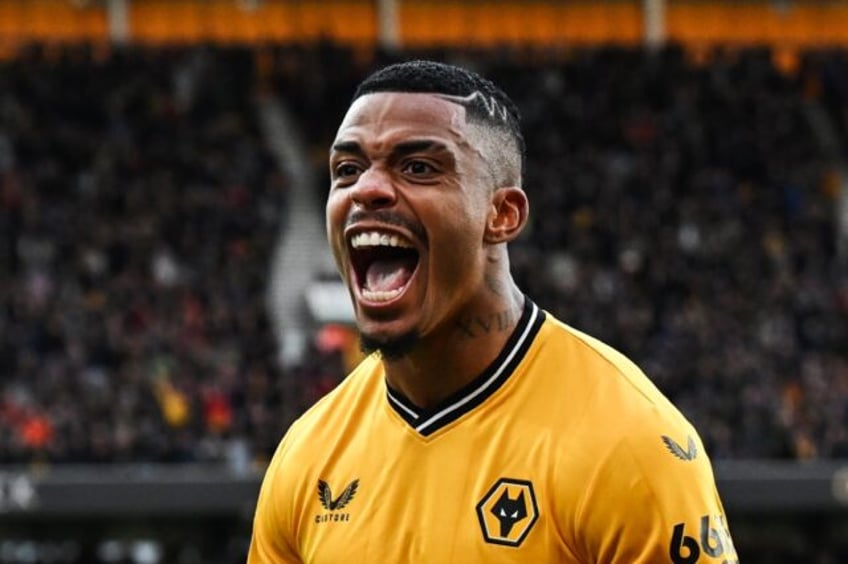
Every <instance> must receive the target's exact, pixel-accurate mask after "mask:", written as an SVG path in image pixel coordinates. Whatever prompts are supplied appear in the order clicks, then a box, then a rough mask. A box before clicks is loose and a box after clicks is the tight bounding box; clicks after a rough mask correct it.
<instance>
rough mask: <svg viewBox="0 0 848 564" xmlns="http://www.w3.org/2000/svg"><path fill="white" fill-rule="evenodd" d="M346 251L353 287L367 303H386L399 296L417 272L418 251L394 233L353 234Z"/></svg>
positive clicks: (365, 232)
mask: <svg viewBox="0 0 848 564" xmlns="http://www.w3.org/2000/svg"><path fill="white" fill-rule="evenodd" d="M350 247H351V251H350V258H351V264H352V265H353V270H354V273H355V275H356V283H357V285H358V286H359V291H360V294H361V296H362V297H363V298H364V299H365V300H367V301H369V302H388V301H391V300H393V299H395V298H397V297H398V296H400V295H401V294H402V293H403V292H404V290H406V287H407V286H408V285H409V281H410V280H411V279H412V276H413V274H415V270H416V269H417V268H418V259H419V254H418V251H417V250H416V249H415V247H414V246H413V244H412V243H411V242H410V241H408V240H407V239H405V238H404V237H402V236H400V235H397V234H395V233H386V232H384V231H364V232H362V233H357V234H356V235H354V236H353V237H351V239H350Z"/></svg>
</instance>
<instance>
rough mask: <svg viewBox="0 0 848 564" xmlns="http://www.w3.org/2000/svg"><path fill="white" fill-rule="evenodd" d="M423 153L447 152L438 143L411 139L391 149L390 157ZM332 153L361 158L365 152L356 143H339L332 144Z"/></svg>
mask: <svg viewBox="0 0 848 564" xmlns="http://www.w3.org/2000/svg"><path fill="white" fill-rule="evenodd" d="M423 151H429V152H439V151H445V152H449V150H448V147H447V145H445V144H444V143H442V142H440V141H433V140H431V139H412V140H410V141H402V142H400V143H398V144H397V145H395V146H394V147H393V148H392V152H391V156H392V157H395V158H396V157H402V156H404V155H410V154H412V153H418V152H423ZM332 152H334V153H352V154H356V155H362V156H364V155H365V151H364V150H363V149H362V146H361V145H360V144H359V143H358V142H356V141H339V142H337V143H334V144H333V148H332Z"/></svg>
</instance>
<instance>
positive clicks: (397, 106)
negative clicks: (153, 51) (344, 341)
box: [327, 93, 493, 344]
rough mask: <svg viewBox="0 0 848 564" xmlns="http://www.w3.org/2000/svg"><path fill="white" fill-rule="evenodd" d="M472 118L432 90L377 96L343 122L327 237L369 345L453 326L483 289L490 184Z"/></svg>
mask: <svg viewBox="0 0 848 564" xmlns="http://www.w3.org/2000/svg"><path fill="white" fill-rule="evenodd" d="M476 127H477V126H474V125H469V124H468V123H467V122H466V120H465V108H464V107H462V106H460V105H458V104H455V103H453V102H450V101H447V100H444V99H441V98H438V97H436V96H433V95H428V94H405V93H376V94H368V95H365V96H362V97H360V98H358V99H357V100H356V101H355V102H354V104H353V105H352V106H351V107H350V109H349V111H348V113H347V115H346V116H345V118H344V120H343V122H342V124H341V126H340V128H339V131H338V135H337V136H336V139H335V141H334V143H333V148H332V149H331V152H330V175H331V188H330V194H329V197H328V200H327V234H328V238H329V241H330V245H331V247H332V250H333V254H334V256H335V259H336V263H337V266H338V268H339V271H340V273H341V275H342V277H343V278H344V280H345V282H346V284H347V286H348V289H349V291H350V294H351V299H352V300H353V305H354V310H355V313H356V319H357V323H358V325H359V329H360V331H361V333H362V334H363V337H365V338H367V339H368V340H370V341H372V342H375V343H387V344H390V343H393V342H408V341H409V336H410V335H419V336H420V337H421V338H426V337H427V336H429V335H432V334H434V333H436V332H438V331H440V330H444V329H445V328H449V327H451V326H452V323H451V321H452V320H455V319H456V318H457V317H458V316H460V315H463V314H464V313H466V312H467V311H468V309H469V308H472V307H474V304H475V303H476V302H477V301H478V300H479V296H480V294H481V293H482V292H484V290H483V288H484V283H483V278H484V276H483V275H484V268H485V262H486V260H485V243H484V231H485V227H486V221H487V214H488V213H489V210H490V208H491V193H492V189H493V186H492V185H491V184H492V180H491V178H492V177H491V174H489V172H488V169H487V167H486V165H485V160H484V158H483V157H484V155H482V154H481V152H480V149H479V147H480V145H481V143H480V141H479V139H480V138H481V134H480V132H479V131H478V130H477V129H476Z"/></svg>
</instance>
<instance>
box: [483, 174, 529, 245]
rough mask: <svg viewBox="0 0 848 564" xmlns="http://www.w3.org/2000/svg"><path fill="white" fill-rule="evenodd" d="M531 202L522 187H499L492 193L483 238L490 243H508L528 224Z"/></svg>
mask: <svg viewBox="0 0 848 564" xmlns="http://www.w3.org/2000/svg"><path fill="white" fill-rule="evenodd" d="M529 213H530V202H529V201H528V200H527V194H525V193H524V190H522V189H521V188H518V187H515V186H510V187H506V188H498V189H497V190H495V191H494V193H493V194H492V202H491V204H490V208H489V215H488V217H487V220H486V232H485V233H484V235H483V240H484V241H485V242H486V243H489V244H497V243H507V242H509V241H512V240H513V239H515V238H516V237H518V235H519V234H520V233H521V231H522V230H523V229H524V226H525V225H526V224H527V216H528V214H529Z"/></svg>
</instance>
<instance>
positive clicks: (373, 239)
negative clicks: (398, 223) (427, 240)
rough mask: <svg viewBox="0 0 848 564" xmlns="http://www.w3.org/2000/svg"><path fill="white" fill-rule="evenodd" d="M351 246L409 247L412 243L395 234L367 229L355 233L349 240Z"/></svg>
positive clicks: (355, 247)
mask: <svg viewBox="0 0 848 564" xmlns="http://www.w3.org/2000/svg"><path fill="white" fill-rule="evenodd" d="M350 244H351V246H353V248H354V249H359V248H361V247H402V248H405V249H411V248H412V245H411V244H410V243H409V242H408V241H406V240H405V239H401V238H400V237H398V236H397V235H389V234H387V233H380V232H379V231H367V232H364V233H357V234H356V235H354V236H353V237H352V238H351V240H350Z"/></svg>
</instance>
